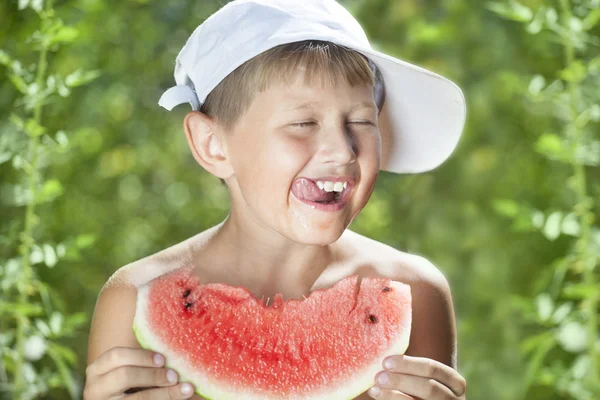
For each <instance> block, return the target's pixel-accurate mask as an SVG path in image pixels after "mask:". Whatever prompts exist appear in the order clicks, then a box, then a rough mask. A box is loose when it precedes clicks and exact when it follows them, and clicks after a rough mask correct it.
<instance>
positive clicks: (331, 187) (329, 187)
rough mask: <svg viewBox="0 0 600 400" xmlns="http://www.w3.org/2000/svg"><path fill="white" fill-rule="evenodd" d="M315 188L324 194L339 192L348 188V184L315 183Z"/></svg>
mask: <svg viewBox="0 0 600 400" xmlns="http://www.w3.org/2000/svg"><path fill="white" fill-rule="evenodd" d="M317 186H318V187H319V189H321V190H325V191H326V192H341V191H342V190H344V189H346V188H347V187H348V182H335V183H334V182H330V181H325V182H322V181H317Z"/></svg>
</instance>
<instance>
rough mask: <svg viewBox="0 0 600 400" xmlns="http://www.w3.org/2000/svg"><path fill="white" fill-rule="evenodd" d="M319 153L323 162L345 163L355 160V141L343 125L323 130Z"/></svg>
mask: <svg viewBox="0 0 600 400" xmlns="http://www.w3.org/2000/svg"><path fill="white" fill-rule="evenodd" d="M319 153H320V159H321V161H322V162H323V163H334V164H339V165H345V164H350V163H353V162H355V161H356V149H355V142H354V139H353V138H352V135H351V133H350V132H349V131H348V129H347V128H345V127H336V128H331V129H327V130H326V131H324V132H323V135H322V142H321V145H320V151H319Z"/></svg>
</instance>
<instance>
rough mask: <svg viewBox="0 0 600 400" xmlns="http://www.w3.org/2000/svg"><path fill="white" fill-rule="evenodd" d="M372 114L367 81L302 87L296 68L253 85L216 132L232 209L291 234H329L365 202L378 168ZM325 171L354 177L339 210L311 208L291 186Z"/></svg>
mask: <svg viewBox="0 0 600 400" xmlns="http://www.w3.org/2000/svg"><path fill="white" fill-rule="evenodd" d="M377 114H378V111H377V107H376V105H375V102H374V98H373V87H372V86H371V85H361V86H355V87H352V86H350V85H349V84H347V83H345V82H344V83H343V84H340V85H339V86H338V87H321V86H319V85H316V86H314V87H308V86H306V85H305V84H304V83H303V80H302V79H301V75H300V74H299V75H298V79H297V80H296V81H295V82H294V83H293V84H291V85H289V86H284V85H283V84H272V85H271V86H270V87H269V89H268V90H266V91H264V92H259V93H257V94H256V95H255V97H254V99H253V101H252V104H251V105H250V107H249V108H248V110H247V111H246V113H245V114H244V115H243V116H242V117H241V119H240V120H239V121H238V123H237V124H236V127H235V128H234V130H233V132H230V133H228V134H227V135H224V137H223V139H224V140H225V142H226V143H225V144H224V146H225V148H226V150H225V152H226V155H227V157H228V161H229V162H230V164H231V167H232V170H233V171H234V172H233V175H232V176H230V177H228V178H226V181H227V183H228V185H229V187H230V191H231V197H232V207H235V212H234V214H237V215H240V213H241V214H242V215H243V218H244V220H245V221H253V222H252V223H253V224H256V227H260V228H262V229H267V230H269V231H274V232H276V233H278V234H280V235H283V236H285V237H287V238H288V239H290V240H293V241H296V242H300V243H306V244H320V245H326V244H329V243H332V242H334V241H336V240H337V239H338V238H339V237H340V236H341V234H342V233H343V232H344V230H345V229H346V228H347V227H348V225H350V223H351V222H352V220H353V219H354V218H355V217H356V216H357V215H358V214H359V212H360V211H361V210H362V209H363V207H364V206H365V205H366V203H367V201H368V200H369V198H370V196H371V193H372V191H373V188H374V185H375V181H376V179H377V176H378V173H379V168H380V162H381V140H380V133H379V128H378V115H377ZM299 123H304V125H303V126H294V125H293V124H299ZM327 176H350V177H352V178H353V179H354V187H353V189H352V191H351V193H350V197H349V199H348V201H347V203H346V204H345V206H344V207H343V208H342V209H340V210H337V211H323V210H319V209H313V208H311V206H309V205H307V204H305V203H303V202H301V201H300V200H299V199H298V198H297V197H296V196H295V195H294V194H293V193H292V190H291V189H292V184H293V183H294V181H295V180H296V179H298V178H301V177H306V178H310V179H311V180H314V181H315V182H316V181H317V180H318V178H320V177H327ZM256 233H257V234H259V232H256Z"/></svg>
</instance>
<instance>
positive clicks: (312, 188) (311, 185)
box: [292, 177, 354, 204]
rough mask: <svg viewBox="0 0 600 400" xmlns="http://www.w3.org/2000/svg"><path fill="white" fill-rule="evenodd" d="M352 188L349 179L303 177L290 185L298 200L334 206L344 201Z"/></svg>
mask: <svg viewBox="0 0 600 400" xmlns="http://www.w3.org/2000/svg"><path fill="white" fill-rule="evenodd" d="M353 186H354V180H353V179H352V178H351V177H323V178H319V179H318V180H312V179H309V178H304V177H303V178H298V179H296V180H295V181H294V182H293V183H292V193H293V194H294V195H295V196H296V197H297V198H298V199H300V200H305V201H308V202H315V203H318V204H334V203H338V202H340V201H345V200H346V199H347V197H348V195H349V194H350V193H351V191H352V187H353Z"/></svg>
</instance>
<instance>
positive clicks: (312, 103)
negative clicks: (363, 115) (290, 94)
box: [283, 101, 378, 111]
mask: <svg viewBox="0 0 600 400" xmlns="http://www.w3.org/2000/svg"><path fill="white" fill-rule="evenodd" d="M319 105H320V103H319V102H318V101H309V102H308V103H303V104H300V105H297V106H292V107H288V108H284V109H283V111H292V110H301V109H304V108H315V107H318V106H319ZM363 108H372V109H373V110H375V111H378V108H377V105H376V104H375V103H374V102H373V101H363V102H360V103H358V104H357V105H355V106H354V107H352V108H351V109H350V111H355V110H361V109H363Z"/></svg>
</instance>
